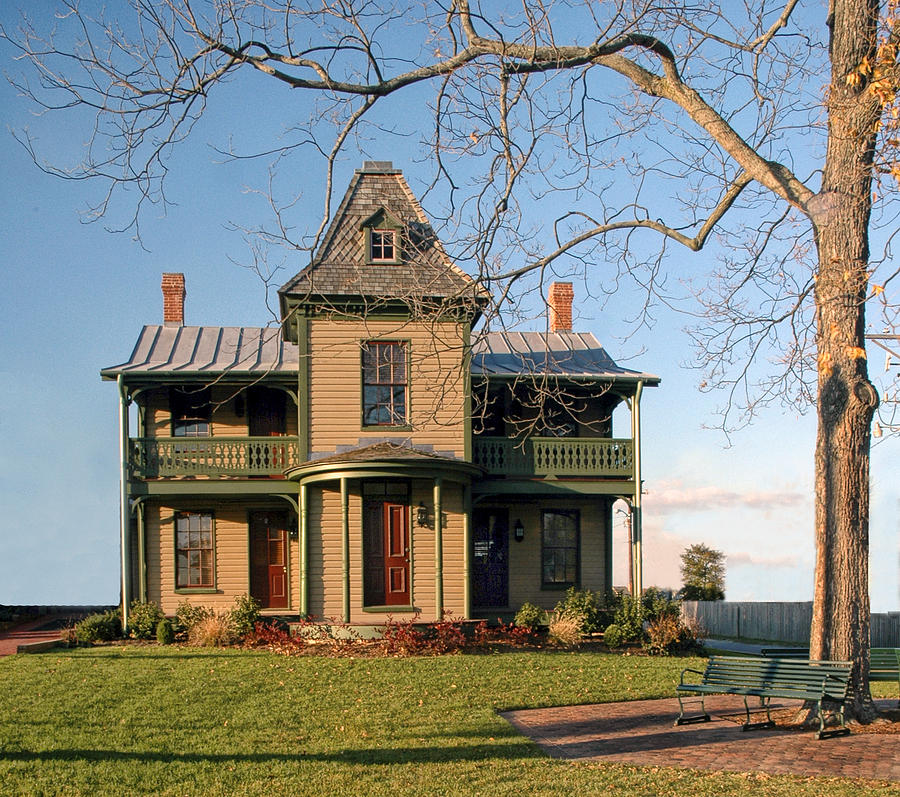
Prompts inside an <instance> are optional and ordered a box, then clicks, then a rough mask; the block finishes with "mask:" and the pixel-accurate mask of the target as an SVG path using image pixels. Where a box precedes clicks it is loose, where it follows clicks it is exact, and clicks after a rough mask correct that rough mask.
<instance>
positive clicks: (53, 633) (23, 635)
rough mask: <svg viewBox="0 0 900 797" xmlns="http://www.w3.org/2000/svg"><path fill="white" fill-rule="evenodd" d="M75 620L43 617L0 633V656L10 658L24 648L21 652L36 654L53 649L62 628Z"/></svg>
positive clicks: (62, 617)
mask: <svg viewBox="0 0 900 797" xmlns="http://www.w3.org/2000/svg"><path fill="white" fill-rule="evenodd" d="M75 619H77V618H73V617H71V616H69V615H44V616H42V617H37V618H35V619H34V620H29V621H28V622H25V623H20V624H19V625H15V626H13V627H12V628H8V629H6V631H3V632H2V633H0V656H12V655H13V654H14V653H18V652H19V647H20V646H25V648H26V649H25V650H24V651H22V652H28V649H29V648H30V650H31V652H37V651H38V650H44V649H46V648H50V647H53V645H54V644H55V643H56V642H58V641H59V639H60V636H61V634H62V630H63V628H65V627H66V625H67V624H68V623H69V622H70V621H71V622H74V621H75Z"/></svg>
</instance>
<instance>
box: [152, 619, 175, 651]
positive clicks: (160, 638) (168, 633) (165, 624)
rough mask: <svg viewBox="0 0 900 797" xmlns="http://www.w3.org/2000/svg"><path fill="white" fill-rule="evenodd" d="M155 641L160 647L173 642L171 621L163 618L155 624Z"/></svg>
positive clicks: (173, 635)
mask: <svg viewBox="0 0 900 797" xmlns="http://www.w3.org/2000/svg"><path fill="white" fill-rule="evenodd" d="M156 641H157V642H159V644H160V645H171V644H172V643H173V642H174V641H175V629H174V628H172V621H171V620H169V619H168V618H167V617H163V619H162V620H160V621H159V622H158V623H157V624H156Z"/></svg>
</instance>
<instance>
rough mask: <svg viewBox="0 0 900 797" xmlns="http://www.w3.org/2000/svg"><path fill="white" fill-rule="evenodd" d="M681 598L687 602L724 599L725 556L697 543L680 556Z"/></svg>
mask: <svg viewBox="0 0 900 797" xmlns="http://www.w3.org/2000/svg"><path fill="white" fill-rule="evenodd" d="M681 579H682V581H683V582H684V587H683V588H682V590H681V597H682V598H684V599H685V600H688V601H720V600H724V599H725V554H723V553H722V552H721V551H717V550H715V549H714V548H710V547H708V546H706V545H704V544H703V543H702V542H698V543H696V544H694V545H691V546H690V547H689V548H685V549H684V551H683V552H682V554H681Z"/></svg>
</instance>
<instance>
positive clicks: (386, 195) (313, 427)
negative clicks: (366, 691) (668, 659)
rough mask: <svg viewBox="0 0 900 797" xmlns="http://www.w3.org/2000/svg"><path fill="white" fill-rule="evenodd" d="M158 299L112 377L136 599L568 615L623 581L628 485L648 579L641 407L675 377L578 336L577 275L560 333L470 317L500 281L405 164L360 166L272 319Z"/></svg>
mask: <svg viewBox="0 0 900 797" xmlns="http://www.w3.org/2000/svg"><path fill="white" fill-rule="evenodd" d="M162 291H163V323H162V324H158V325H149V326H145V327H144V328H143V330H142V331H141V333H140V336H139V338H138V340H137V343H136V345H135V347H134V350H133V351H132V353H131V356H130V357H129V358H128V359H127V360H126V361H125V362H123V363H121V364H120V365H116V366H114V367H111V368H106V369H104V370H103V371H102V372H101V375H102V377H103V378H104V379H108V380H115V381H116V383H117V385H118V390H119V406H120V421H119V425H120V460H121V502H120V504H121V517H120V525H121V551H122V593H123V597H124V604H125V605H126V606H127V605H128V603H129V602H130V601H131V600H134V599H141V600H151V601H154V602H157V603H159V604H160V606H161V607H162V608H163V610H164V611H165V612H166V613H167V614H170V615H171V614H173V613H174V612H175V609H176V607H177V606H178V604H179V603H181V602H182V601H185V600H187V601H190V602H195V603H200V604H203V605H207V606H211V607H218V608H225V607H227V606H230V605H231V604H232V603H233V600H234V598H235V597H236V596H238V595H241V594H243V593H247V592H249V593H250V594H251V595H253V596H254V597H255V598H256V599H258V600H259V601H260V603H261V605H262V607H263V611H264V612H267V613H273V614H277V615H284V616H306V617H315V618H334V619H336V620H339V621H342V622H346V623H354V624H366V625H377V624H379V623H381V622H383V621H384V620H385V619H386V618H387V617H388V616H394V617H399V616H403V614H404V613H409V614H410V615H412V614H413V613H417V614H418V616H419V618H420V619H421V620H423V621H430V620H434V619H437V618H440V617H441V616H442V615H443V614H444V613H449V614H451V615H453V616H456V617H464V618H475V617H496V616H497V615H498V614H502V613H508V612H512V611H515V610H516V609H517V608H518V606H520V605H521V604H522V603H523V602H524V601H531V602H533V603H537V604H539V605H542V606H545V607H552V606H553V605H554V604H555V603H556V602H557V601H558V600H559V598H560V597H561V595H560V593H561V591H564V590H565V589H566V588H567V587H569V586H571V585H580V586H582V587H586V588H590V589H593V590H607V589H610V588H611V586H612V578H611V572H612V505H613V502H614V501H615V500H616V499H624V500H625V501H626V502H627V503H628V504H629V505H630V506H631V507H632V516H633V528H634V535H633V543H632V544H633V547H634V557H633V558H634V563H635V564H634V571H635V573H634V577H635V583H636V584H637V585H638V587H639V586H640V561H641V556H640V544H641V535H640V489H639V485H640V484H641V479H640V473H641V468H640V400H641V393H642V390H643V388H644V387H645V386H652V385H656V384H658V382H659V379H658V378H657V377H655V376H653V375H651V374H646V373H640V372H637V371H631V370H627V369H624V368H621V367H619V366H618V365H616V363H615V362H614V361H613V360H612V359H611V358H610V356H609V355H608V354H607V353H606V351H605V350H604V349H603V347H602V346H601V345H600V344H599V343H598V341H597V340H596V338H594V336H593V335H591V334H587V333H577V332H573V331H572V328H571V327H572V302H573V291H572V286H571V284H569V283H554V284H553V285H552V286H551V288H550V291H549V313H550V322H549V331H548V332H545V333H538V332H524V333H512V332H490V333H480V332H478V331H477V324H478V322H479V320H480V318H481V316H482V313H483V310H484V308H485V306H486V304H487V302H488V300H489V297H488V295H487V293H486V292H485V291H484V289H483V288H482V287H480V286H479V285H478V284H477V283H476V282H474V281H473V280H472V279H471V278H470V277H469V276H468V275H467V274H466V273H465V272H464V271H462V270H461V269H459V268H458V267H457V266H456V265H455V264H454V263H452V262H451V261H450V259H449V258H448V256H447V254H446V253H445V251H444V250H443V248H442V246H441V243H440V241H439V240H438V239H437V238H436V236H435V234H434V231H433V230H432V228H431V225H430V224H429V222H428V219H427V218H426V217H425V214H424V212H423V211H422V209H421V207H420V205H419V203H418V201H417V199H416V198H415V196H414V195H413V194H412V192H411V191H410V189H409V186H408V185H407V183H406V181H405V180H404V179H403V175H402V174H401V172H400V171H398V170H396V169H394V168H393V167H392V165H391V164H390V163H385V162H379V161H375V162H371V161H370V162H366V163H365V164H364V166H363V168H362V169H360V170H358V171H357V172H356V173H355V175H354V177H353V179H352V181H351V183H350V185H349V187H348V189H347V192H346V195H345V196H344V198H343V200H342V202H341V203H340V206H339V207H338V209H337V211H336V213H335V214H334V218H333V220H332V222H331V225H330V227H329V229H328V230H327V232H326V234H325V236H324V237H323V239H322V242H321V245H320V246H319V248H318V251H317V252H316V253H315V256H314V258H313V259H312V261H311V264H310V265H309V266H307V267H306V268H304V269H303V270H302V271H301V272H300V273H299V274H297V275H296V276H295V277H294V278H293V279H291V280H290V281H289V282H288V283H287V284H286V285H284V286H283V287H282V288H281V290H280V292H279V297H280V309H281V325H280V327H278V328H274V329H265V328H248V327H191V326H186V325H185V323H184V301H185V295H186V292H185V282H184V276H183V275H182V274H164V275H163V281H162ZM620 407H624V408H625V409H624V413H625V419H626V420H625V423H626V427H627V430H626V432H625V433H624V434H622V433H619V436H615V435H614V429H613V423H612V419H613V415H614V414H616V413H614V411H616V409H617V408H620ZM629 410H630V411H629ZM620 412H621V410H620ZM132 416H136V417H132ZM132 426H134V427H135V428H136V431H137V436H132V435H131V431H130V429H131V428H132Z"/></svg>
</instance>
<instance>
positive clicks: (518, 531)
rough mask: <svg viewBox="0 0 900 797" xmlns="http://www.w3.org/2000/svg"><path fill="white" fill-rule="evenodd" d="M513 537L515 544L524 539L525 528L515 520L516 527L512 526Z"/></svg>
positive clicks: (520, 522)
mask: <svg viewBox="0 0 900 797" xmlns="http://www.w3.org/2000/svg"><path fill="white" fill-rule="evenodd" d="M513 536H514V537H515V538H516V542H522V540H524V539H525V527H524V526H523V525H522V521H521V520H516V525H515V526H513Z"/></svg>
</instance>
